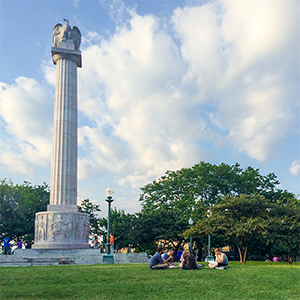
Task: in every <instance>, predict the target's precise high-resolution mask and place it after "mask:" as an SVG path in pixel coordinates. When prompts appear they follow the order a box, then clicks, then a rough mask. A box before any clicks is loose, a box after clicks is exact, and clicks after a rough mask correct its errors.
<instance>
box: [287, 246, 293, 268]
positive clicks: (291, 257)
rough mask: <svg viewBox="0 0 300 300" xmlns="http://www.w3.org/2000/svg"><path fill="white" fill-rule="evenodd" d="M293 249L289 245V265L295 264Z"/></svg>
mask: <svg viewBox="0 0 300 300" xmlns="http://www.w3.org/2000/svg"><path fill="white" fill-rule="evenodd" d="M291 252H292V247H291V245H290V244H289V245H288V262H289V264H292V263H293V256H292V253H291Z"/></svg>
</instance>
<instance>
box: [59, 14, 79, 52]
mask: <svg viewBox="0 0 300 300" xmlns="http://www.w3.org/2000/svg"><path fill="white" fill-rule="evenodd" d="M64 21H65V24H64V25H63V26H62V25H61V24H60V23H57V24H56V25H55V26H54V28H53V47H55V48H59V45H60V42H61V41H73V44H74V50H79V46H80V43H81V33H80V31H79V29H78V28H77V27H76V26H73V28H71V26H70V25H69V21H68V20H67V19H64Z"/></svg>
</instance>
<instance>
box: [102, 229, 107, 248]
mask: <svg viewBox="0 0 300 300" xmlns="http://www.w3.org/2000/svg"><path fill="white" fill-rule="evenodd" d="M101 229H102V251H103V252H104V249H105V231H106V227H105V226H102V228H101Z"/></svg>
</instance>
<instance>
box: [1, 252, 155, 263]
mask: <svg viewBox="0 0 300 300" xmlns="http://www.w3.org/2000/svg"><path fill="white" fill-rule="evenodd" d="M104 255H105V253H100V251H99V250H98V249H72V250H49V249H16V250H15V251H14V254H13V255H0V266H27V265H30V264H31V265H53V264H77V265H93V264H102V263H103V256H104ZM112 255H113V258H114V263H115V264H131V263H149V258H147V254H146V253H113V254H112Z"/></svg>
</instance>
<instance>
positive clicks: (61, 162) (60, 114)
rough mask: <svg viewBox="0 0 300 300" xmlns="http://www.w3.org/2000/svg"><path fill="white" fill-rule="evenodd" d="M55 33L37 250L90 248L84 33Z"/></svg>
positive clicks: (72, 30) (60, 30) (64, 29)
mask: <svg viewBox="0 0 300 300" xmlns="http://www.w3.org/2000/svg"><path fill="white" fill-rule="evenodd" d="M64 21H65V24H64V25H63V26H62V25H61V24H60V23H58V24H56V25H55V27H54V29H53V47H52V48H51V52H52V58H53V63H54V64H55V65H56V66H57V67H56V88H55V106H54V124H53V151H52V171H51V190H50V204H49V205H48V207H47V211H45V212H39V213H37V214H36V217H35V243H34V245H33V248H34V249H80V248H89V244H88V235H89V215H88V214H84V213H78V212H77V68H81V51H80V50H79V46H80V42H81V33H80V31H79V29H78V28H77V27H75V26H74V27H73V28H71V27H70V25H69V21H68V20H66V19H64Z"/></svg>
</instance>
